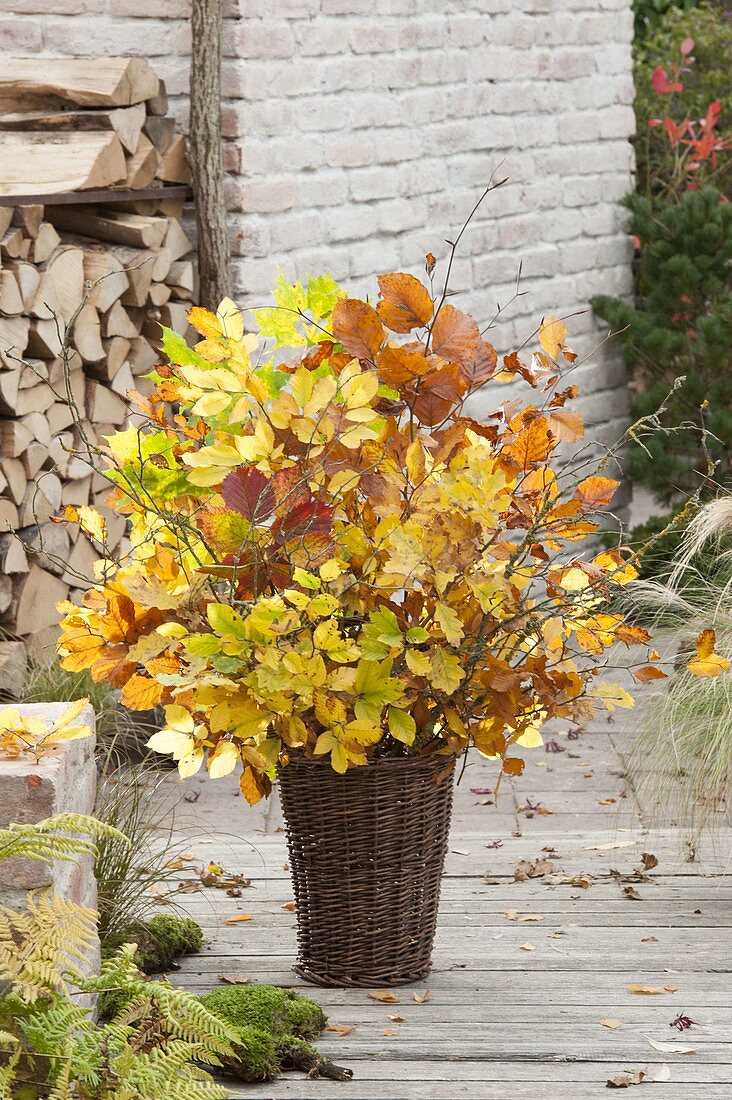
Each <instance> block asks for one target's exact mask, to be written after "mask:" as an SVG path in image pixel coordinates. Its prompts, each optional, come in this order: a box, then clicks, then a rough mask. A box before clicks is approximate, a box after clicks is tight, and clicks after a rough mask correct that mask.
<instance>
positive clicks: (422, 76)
mask: <svg viewBox="0 0 732 1100" xmlns="http://www.w3.org/2000/svg"><path fill="white" fill-rule="evenodd" d="M6 2H7V4H8V7H11V6H12V11H10V12H8V14H4V15H3V16H2V18H0V45H2V47H3V49H4V50H5V51H8V52H10V51H13V52H17V53H25V54H33V53H34V52H38V53H45V54H49V55H51V54H54V55H78V54H80V53H84V52H86V51H89V52H90V53H93V54H101V55H103V54H110V53H111V54H122V53H135V52H139V53H141V54H143V55H145V56H146V57H148V58H149V59H150V60H151V61H152V63H153V64H154V65H155V67H156V69H157V70H158V72H159V73H160V75H161V76H163V77H164V79H165V81H166V84H167V86H168V90H169V92H170V93H172V96H173V104H174V109H175V111H176V113H177V115H178V117H179V119H180V121H181V122H182V123H185V117H186V100H185V92H186V88H187V81H188V61H187V51H188V48H189V27H188V16H189V10H190V3H189V0H154V2H152V3H151V2H150V0H84V3H83V4H82V5H81V6H80V5H79V4H78V2H77V0H6ZM81 12H83V14H81ZM631 35H632V15H631V5H630V0H228V5H227V18H226V29H225V43H224V51H225V55H226V59H225V71H224V87H225V93H226V99H225V103H224V110H223V118H224V127H225V133H226V137H227V150H226V164H227V169H228V178H227V195H228V198H229V204H230V210H231V215H230V225H231V239H232V250H233V253H234V256H235V261H234V262H235V271H236V285H237V290H238V294H239V298H240V300H241V301H242V302H243V303H260V302H262V301H263V300H264V299H265V297H266V294H267V291H268V289H269V287H270V286H271V284H272V281H273V277H274V275H275V272H276V268H277V266H278V265H281V266H282V267H283V268H284V270H285V272H286V273H287V275H288V276H291V277H293V278H294V277H301V276H305V275H307V274H308V273H310V272H317V271H319V270H322V269H324V268H325V269H328V270H330V271H331V272H332V273H333V274H334V275H335V276H336V278H338V279H340V280H344V281H346V282H347V283H348V284H349V285H351V286H353V287H354V289H366V287H367V286H371V287H373V283H372V282H368V281H367V277H369V276H373V275H374V274H376V273H378V272H381V271H383V270H386V269H388V268H391V267H397V268H403V269H407V270H414V271H419V270H420V269H421V265H422V257H423V256H424V253H425V252H426V251H428V250H430V251H433V252H434V253H435V254H436V255H437V256H438V258H439V257H440V255H441V254H442V255H444V253H445V245H444V243H443V242H444V239H445V238H446V237H448V238H449V237H451V236H452V235H454V233H455V231H456V228H457V227H458V226H459V225H460V224H461V222H462V220H463V218H464V216H465V214H466V213H467V211H468V210H469V209H470V207H471V206H472V204H473V202H474V201H475V198H476V196H477V194H478V193H479V191H480V189H481V188H482V186H483V185H484V184H485V182H486V181H487V179H488V177H489V176H490V174H491V172H492V171H493V170H494V169H497V170H498V173H499V174H502V175H507V176H509V177H510V184H509V185H507V186H506V188H504V189H502V190H500V191H499V192H497V193H495V194H493V195H492V196H490V197H489V198H488V199H487V200H486V202H485V204H484V206H483V208H482V210H481V211H480V213H479V215H478V216H477V218H476V219H475V222H474V224H473V226H472V228H471V230H470V231H469V233H468V234H467V235H466V237H465V238H464V241H463V245H462V247H461V251H460V256H459V260H458V262H457V263H456V264H455V267H454V277H453V283H452V285H453V289H454V290H456V291H459V292H461V294H462V296H463V301H464V302H465V303H466V305H467V306H468V307H471V308H472V309H474V310H475V311H476V312H477V314H478V315H479V316H480V317H484V318H486V319H488V318H490V317H491V316H492V315H493V313H494V311H495V307H496V303H497V302H501V303H504V302H506V301H507V300H508V299H509V298H510V297H511V295H512V293H513V288H514V282H515V275H516V271H517V268H518V264H519V261H523V272H524V279H523V287H522V289H524V290H526V291H528V293H527V294H526V296H525V297H523V298H521V299H519V300H518V301H517V302H514V304H513V305H512V306H511V307H510V309H509V310H508V311H507V313H506V314H505V315H504V317H503V318H502V319H501V322H500V323H499V325H498V327H497V329H496V330H495V332H494V336H495V342H496V343H497V345H498V347H499V350H508V347H509V345H511V344H512V343H514V342H515V341H516V340H522V339H523V338H524V337H525V336H526V335H527V334H528V332H530V331H531V329H532V328H533V323H534V321H535V320H536V319H537V318H538V317H539V316H541V314H542V312H544V311H547V312H552V313H554V314H567V313H571V312H573V311H577V310H582V309H586V307H587V301H588V299H589V297H590V296H591V295H592V294H595V293H598V292H603V293H609V294H612V293H627V292H628V291H629V288H630V266H629V261H630V252H629V245H628V242H627V240H626V237H625V235H624V234H623V232H622V213H621V211H620V210H619V209H618V207H617V201H618V199H619V198H621V197H622V195H623V194H625V193H626V192H627V191H628V190H629V187H630V176H631V168H632V153H631V147H630V145H629V142H628V138H629V136H630V135H631V133H632V131H633V127H634V118H633V111H632V107H631V103H632V97H633V89H632V81H631V59H630V42H631ZM570 324H571V331H572V335H573V338H574V339H575V343H576V345H577V346H578V347H579V348H580V350H581V351H583V352H586V351H588V350H590V349H591V348H592V347H593V346H594V344H595V342H596V341H597V339H598V330H597V328H596V326H595V323H594V321H593V319H592V317H591V315H590V313H589V312H587V313H584V314H583V315H581V316H578V317H575V318H573V320H572V321H571V322H570ZM580 375H581V376H582V381H583V385H584V390H585V393H586V394H587V397H586V402H587V405H586V410H587V412H588V414H591V415H592V417H593V419H599V420H600V421H604V422H606V423H607V422H608V421H613V425H612V426H611V427H609V428H606V431H607V433H608V435H609V436H612V435H613V431H614V427H615V421H616V420H618V418H622V415H623V413H624V411H625V394H624V391H623V388H622V375H621V373H620V372H619V371H618V370H617V369H616V367H615V365H614V364H613V362H612V360H610V359H609V358H608V356H607V354H606V353H604V352H603V353H600V354H599V355H598V356H596V357H595V359H594V365H593V366H591V367H583V368H581V370H580ZM604 391H607V392H604ZM601 393H603V396H602V397H600V396H599V394H601Z"/></svg>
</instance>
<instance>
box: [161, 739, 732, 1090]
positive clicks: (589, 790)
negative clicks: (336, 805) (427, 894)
mask: <svg viewBox="0 0 732 1100" xmlns="http://www.w3.org/2000/svg"><path fill="white" fill-rule="evenodd" d="M616 729H617V727H616V726H614V725H611V724H607V725H605V726H604V727H595V728H594V729H593V730H592V731H590V732H586V733H583V734H581V735H580V737H579V739H577V740H570V739H569V738H568V736H567V733H566V732H564V733H561V732H560V733H558V734H557V735H556V742H557V744H558V745H559V746H560V747H561V749H563V750H564V751H562V752H545V751H541V750H540V751H538V752H536V751H534V752H533V753H530V754H529V763H528V765H527V768H526V771H525V773H524V775H523V776H522V777H521V779H520V780H517V781H515V782H514V783H513V784H508V785H507V786H506V787H505V788H504V789H503V791H502V794H501V798H500V801H499V806H498V809H496V808H495V806H493V805H491V804H489V800H490V799H491V797H492V796H491V795H487V794H483V793H475V791H476V790H477V791H480V790H481V789H482V788H486V787H492V786H493V782H494V780H495V767H494V766H493V765H491V764H490V763H489V762H487V761H483V760H480V761H479V762H474V763H473V764H472V765H471V766H470V767H468V768H467V770H466V771H465V774H464V776H463V778H462V782H461V784H460V786H459V787H458V789H457V791H456V804H455V817H454V824H453V829H452V834H451V842H450V853H449V857H448V860H447V866H446V871H445V878H444V886H443V892H442V904H441V909H440V922H439V929H438V933H437V940H436V945H435V953H434V969H433V973H432V975H431V976H430V978H429V980H428V981H427V982H424V983H421V984H420V985H419V986H417V987H411V986H409V987H403V988H401V989H398V990H395V995H396V997H397V998H398V1003H394V1004H385V1003H380V1002H379V1001H375V1000H373V999H371V998H370V997H369V991H368V990H323V989H318V988H313V987H309V986H306V985H305V983H303V982H301V981H300V980H299V979H298V978H296V977H295V976H294V975H293V973H292V971H291V969H290V967H291V964H292V962H293V959H294V955H295V916H294V914H293V913H292V912H290V911H288V910H286V909H283V908H282V907H283V905H285V904H286V903H287V902H288V901H289V900H291V896H292V895H291V890H290V884H289V879H288V875H287V870H286V861H287V855H286V850H285V841H284V836H283V834H282V831H281V821H280V818H279V811H278V809H277V806H276V804H273V805H270V806H269V807H268V808H267V809H265V810H261V809H258V808H257V809H255V810H248V809H247V807H246V805H245V804H244V802H243V800H242V799H241V798H240V797H239V796H238V792H237V791H236V789H235V786H234V785H233V784H229V783H228V781H218V782H216V783H211V782H210V781H207V780H205V779H199V778H196V779H195V780H192V781H189V782H188V783H187V784H185V785H184V788H183V790H184V792H185V793H187V794H188V798H189V799H191V798H195V799H196V800H195V802H190V801H189V802H186V801H183V802H181V803H180V809H179V813H178V816H177V819H176V820H177V825H176V827H177V829H178V830H179V832H180V840H181V850H183V851H185V852H186V853H187V854H193V855H195V856H197V857H198V858H200V859H201V860H203V861H205V862H206V863H208V862H209V861H213V862H215V863H218V864H220V865H222V866H223V867H225V868H226V869H227V870H228V871H235V872H241V873H243V874H245V875H246V876H248V877H249V878H251V880H252V886H251V888H248V889H244V890H243V891H242V896H241V897H240V898H233V897H229V896H227V894H226V892H225V891H224V890H217V889H212V888H207V889H202V890H200V891H198V892H195V893H191V894H186V895H182V896H181V899H180V900H181V901H182V902H183V903H184V904H185V907H186V909H187V910H188V911H189V912H190V913H191V914H192V915H193V916H195V917H196V918H197V919H198V920H199V921H200V922H201V924H202V925H203V926H204V928H205V933H206V936H207V940H208V943H207V946H206V948H205V951H204V953H203V955H199V956H196V957H194V958H191V959H189V960H186V961H185V962H184V964H183V967H182V969H181V971H180V972H179V973H178V974H176V975H175V976H174V980H175V981H176V982H181V983H185V985H186V986H188V987H189V988H192V989H195V990H200V991H202V992H203V991H204V990H207V989H210V988H212V987H214V986H216V985H218V984H220V975H222V974H226V975H230V976H239V977H242V978H249V979H251V980H252V981H257V982H276V983H279V984H282V985H290V986H293V987H295V988H297V989H302V990H304V991H306V992H307V993H308V994H309V995H311V996H312V997H314V998H315V999H316V1000H318V1001H319V1002H320V1003H321V1004H322V1005H323V1007H324V1009H325V1011H326V1012H327V1013H328V1016H329V1018H330V1023H331V1024H335V1025H346V1026H347V1027H350V1028H352V1029H353V1030H351V1031H350V1032H349V1033H348V1034H344V1035H339V1034H338V1032H336V1031H331V1032H328V1031H327V1032H325V1033H324V1035H323V1036H322V1040H321V1042H320V1046H321V1049H322V1050H324V1051H325V1052H327V1053H328V1054H329V1055H330V1056H331V1057H332V1058H333V1059H334V1060H335V1061H337V1062H338V1063H340V1064H342V1065H347V1066H350V1067H351V1068H352V1069H353V1071H354V1080H353V1081H352V1082H350V1083H335V1082H330V1081H325V1080H309V1079H307V1078H305V1077H303V1076H302V1075H299V1074H287V1075H285V1076H283V1077H281V1078H280V1079H279V1080H278V1081H276V1082H273V1083H270V1084H262V1085H255V1086H239V1087H238V1088H235V1089H234V1090H233V1091H232V1096H233V1097H237V1098H243V1097H248V1098H251V1100H270V1098H273V1100H274V1098H276V1100H280V1098H285V1097H289V1098H292V1100H296V1098H298V1100H321V1098H327V1100H331V1098H334V1100H335V1098H339V1100H340V1098H341V1097H342V1098H343V1100H372V1098H374V1100H376V1098H380V1100H493V1098H499V1097H500V1098H502V1100H503V1098H510V1100H522V1098H528V1097H541V1098H546V1100H560V1098H561V1100H563V1098H565V1097H567V1098H571V1100H589V1098H595V1097H603V1096H607V1095H608V1093H607V1091H606V1082H607V1080H608V1079H609V1078H612V1077H617V1076H622V1075H623V1074H624V1073H625V1072H626V1071H631V1072H634V1071H637V1070H639V1069H644V1070H646V1071H647V1073H648V1078H649V1079H650V1078H653V1077H655V1076H657V1075H660V1077H661V1081H659V1082H658V1083H656V1085H655V1088H654V1090H652V1091H651V1093H650V1095H651V1096H652V1097H656V1098H657V1100H695V1098H701V1097H704V1100H729V1098H730V1097H732V1013H731V1012H730V1004H731V1003H732V981H731V980H730V973H731V972H732V873H731V871H732V868H731V867H730V866H727V860H728V856H729V839H730V837H729V833H727V834H723V835H721V836H720V837H719V838H718V840H717V843H716V846H715V850H714V851H712V853H711V854H710V853H706V857H707V858H706V859H705V861H704V862H695V863H689V862H686V861H685V859H684V852H683V846H682V845H681V843H680V837H679V835H678V832H677V830H675V829H674V828H673V827H668V828H663V829H658V830H656V831H652V832H648V831H647V830H646V829H645V828H644V823H643V822H644V815H643V808H642V807H641V806H639V804H638V800H637V798H636V796H635V794H634V792H633V791H632V789H631V788H630V786H629V784H628V782H627V780H626V779H625V775H624V772H625V753H626V751H627V749H628V747H629V745H630V744H631V743H632V740H633V733H632V731H630V732H627V731H626V732H625V733H623V734H618V733H617V732H616ZM537 806H538V809H536V808H534V809H532V808H531V807H537ZM545 811H546V812H545ZM644 852H648V853H651V854H653V855H654V856H655V857H656V858H657V859H658V861H659V862H658V866H657V867H655V868H654V869H653V870H652V871H650V872H649V876H648V879H649V880H648V881H645V882H635V883H632V882H627V881H623V880H622V879H621V880H620V881H618V880H617V879H616V878H615V877H614V876H613V875H611V873H610V872H611V870H617V871H619V872H620V873H621V875H627V874H632V872H633V869H634V868H635V867H636V866H638V865H639V864H640V861H641V856H642V853H644ZM539 858H542V859H547V860H549V861H550V862H551V863H552V865H553V868H554V873H555V874H558V873H559V874H563V875H566V876H567V877H572V876H577V875H582V874H583V873H584V874H589V875H591V876H592V879H593V880H594V881H593V883H592V885H589V886H587V887H586V888H583V887H582V886H580V885H576V884H574V885H573V884H572V883H570V882H567V883H557V884H555V885H549V884H547V883H546V881H545V879H544V878H534V879H529V880H528V881H518V882H517V881H515V880H514V872H515V869H516V866H517V864H518V862H519V860H528V861H531V862H535V861H536V860H537V859H539ZM182 876H183V877H186V873H185V872H182ZM626 888H630V890H632V891H635V893H636V894H637V895H638V896H639V898H640V899H641V900H636V899H635V897H634V896H631V897H629V896H627V894H626V893H625V891H626ZM237 914H248V915H250V916H251V920H249V921H246V922H241V923H236V924H231V925H229V924H227V923H226V921H227V920H228V919H230V918H231V917H233V916H236V915H237ZM633 984H635V985H638V986H641V987H643V988H647V989H651V990H655V991H656V992H651V993H634V992H631V991H630V990H629V986H631V985H633ZM428 990H429V991H430V995H429V997H428V998H427V997H426V992H427V991H428ZM679 1013H684V1014H685V1015H686V1016H688V1017H690V1018H691V1019H692V1020H694V1021H696V1023H695V1025H694V1026H693V1027H692V1028H691V1029H689V1030H685V1031H684V1032H683V1033H680V1032H679V1031H678V1030H676V1029H674V1028H672V1027H670V1026H669V1024H670V1022H671V1021H672V1020H673V1019H674V1018H675V1017H676V1016H677V1015H678V1014H679ZM394 1016H398V1017H403V1020H402V1019H399V1020H394V1019H393V1017H394ZM603 1020H606V1021H619V1026H611V1027H608V1026H604V1025H603V1023H602V1021H603ZM652 1041H653V1042H660V1043H677V1044H679V1045H681V1046H683V1047H684V1048H689V1049H690V1050H691V1051H693V1053H685V1054H682V1053H677V1052H674V1051H671V1050H668V1049H665V1050H658V1049H655V1048H654V1047H653V1046H652V1045H651V1042H652ZM664 1067H668V1068H667V1069H666V1068H664ZM647 1080H648V1079H647ZM643 1087H644V1088H645V1084H644V1086H643Z"/></svg>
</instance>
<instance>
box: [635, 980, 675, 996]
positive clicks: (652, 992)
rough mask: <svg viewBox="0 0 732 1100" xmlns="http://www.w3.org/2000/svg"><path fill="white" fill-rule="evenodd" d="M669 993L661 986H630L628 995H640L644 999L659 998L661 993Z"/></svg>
mask: <svg viewBox="0 0 732 1100" xmlns="http://www.w3.org/2000/svg"><path fill="white" fill-rule="evenodd" d="M663 992H668V990H666V986H660V985H636V984H635V983H634V984H633V985H629V986H628V993H639V994H640V995H641V996H642V997H657V996H658V994H659V993H663Z"/></svg>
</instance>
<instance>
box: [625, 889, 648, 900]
mask: <svg viewBox="0 0 732 1100" xmlns="http://www.w3.org/2000/svg"><path fill="white" fill-rule="evenodd" d="M623 894H624V895H625V897H626V898H628V899H629V900H630V901H643V898H642V897H641V896H640V894H639V893H638V891H637V890H636V888H635V886H625V887H623Z"/></svg>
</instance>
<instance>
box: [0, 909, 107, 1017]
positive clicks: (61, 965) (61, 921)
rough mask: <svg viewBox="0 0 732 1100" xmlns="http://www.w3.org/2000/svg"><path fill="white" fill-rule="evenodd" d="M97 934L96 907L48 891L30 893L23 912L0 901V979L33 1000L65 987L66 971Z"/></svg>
mask: <svg viewBox="0 0 732 1100" xmlns="http://www.w3.org/2000/svg"><path fill="white" fill-rule="evenodd" d="M95 939H96V913H95V911H94V910H93V909H88V908H86V907H84V906H81V905H76V904H75V903H73V902H70V901H68V900H67V899H65V898H59V897H57V896H56V895H55V894H53V893H52V892H51V891H43V892H42V893H39V892H35V893H33V894H32V895H31V897H30V900H29V903H28V908H27V909H26V910H25V911H24V912H19V913H17V912H15V911H14V910H12V909H7V908H5V907H4V906H0V981H3V982H8V983H9V984H10V985H11V987H12V990H13V993H14V995H15V996H16V997H18V998H19V999H20V1000H21V1001H24V1002H26V1003H28V1004H32V1003H33V1002H34V1001H36V1000H38V998H39V997H41V996H43V995H45V994H48V993H53V992H56V991H57V990H59V989H64V988H66V977H65V974H66V972H67V971H68V970H69V968H70V967H72V966H74V965H78V964H79V963H80V962H83V960H84V959H85V952H86V951H88V950H89V948H91V947H92V946H93V944H94V942H95Z"/></svg>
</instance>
